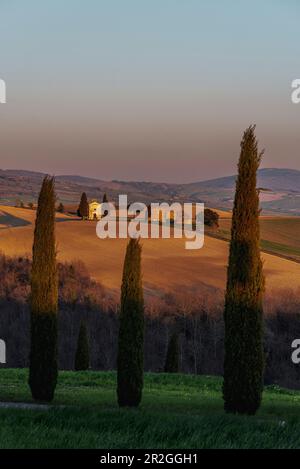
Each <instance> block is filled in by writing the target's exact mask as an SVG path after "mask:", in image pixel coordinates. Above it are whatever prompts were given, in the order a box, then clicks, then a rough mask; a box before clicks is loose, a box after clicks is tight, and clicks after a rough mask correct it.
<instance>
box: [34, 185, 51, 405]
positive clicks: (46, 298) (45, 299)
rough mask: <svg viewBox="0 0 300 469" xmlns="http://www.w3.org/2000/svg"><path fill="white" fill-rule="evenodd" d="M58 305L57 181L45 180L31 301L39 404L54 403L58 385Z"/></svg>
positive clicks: (37, 227)
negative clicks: (55, 182)
mask: <svg viewBox="0 0 300 469" xmlns="http://www.w3.org/2000/svg"><path fill="white" fill-rule="evenodd" d="M57 302H58V278H57V265H56V244H55V191H54V179H53V178H50V177H48V176H46V177H45V179H44V181H43V184H42V188H41V191H40V195H39V200H38V207H37V215H36V222H35V231H34V242H33V256H32V273H31V298H30V305H31V348H30V372H29V385H30V388H31V393H32V396H33V398H34V399H36V400H40V401H51V400H52V399H53V397H54V391H55V387H56V382H57Z"/></svg>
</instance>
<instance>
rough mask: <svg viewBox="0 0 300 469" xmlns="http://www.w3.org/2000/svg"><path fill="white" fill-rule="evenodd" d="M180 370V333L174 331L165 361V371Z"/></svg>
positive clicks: (173, 371)
mask: <svg viewBox="0 0 300 469" xmlns="http://www.w3.org/2000/svg"><path fill="white" fill-rule="evenodd" d="M178 372H179V340H178V333H177V332H173V334H172V335H171V338H170V341H169V344H168V350H167V355H166V362H165V373H178Z"/></svg>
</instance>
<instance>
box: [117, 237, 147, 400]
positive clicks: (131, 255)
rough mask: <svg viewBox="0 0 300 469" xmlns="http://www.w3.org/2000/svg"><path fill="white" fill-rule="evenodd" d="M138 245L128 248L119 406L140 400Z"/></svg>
mask: <svg viewBox="0 0 300 469" xmlns="http://www.w3.org/2000/svg"><path fill="white" fill-rule="evenodd" d="M141 252H142V248H141V244H140V242H139V240H138V239H131V240H130V241H129V243H128V245H127V250H126V256H125V262H124V269H123V279H122V289H121V311H120V328H119V341H118V386H117V395H118V403H119V406H121V407H123V406H128V407H137V406H138V405H139V403H140V401H141V398H142V390H143V378H144V377H143V374H144V299H143V287H142V275H141Z"/></svg>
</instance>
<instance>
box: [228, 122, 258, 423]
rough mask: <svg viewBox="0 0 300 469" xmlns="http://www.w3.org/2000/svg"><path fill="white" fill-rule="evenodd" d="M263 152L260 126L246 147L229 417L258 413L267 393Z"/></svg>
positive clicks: (234, 261) (232, 274)
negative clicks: (260, 174)
mask: <svg viewBox="0 0 300 469" xmlns="http://www.w3.org/2000/svg"><path fill="white" fill-rule="evenodd" d="M262 155H263V152H261V153H260V152H259V151H258V144H257V140H256V137H255V126H251V127H249V128H248V129H247V130H246V131H245V133H244V136H243V139H242V142H241V153H240V159H239V164H238V178H237V182H236V193H235V200H234V208H233V214H232V228H231V242H230V253H229V264H228V271H227V289H226V297H225V312H224V319H225V361H224V383H223V397H224V403H225V405H224V408H225V410H226V411H227V412H232V413H240V414H249V415H252V414H255V412H256V411H257V409H258V408H259V406H260V403H261V398H262V391H263V371H264V353H263V306H262V299H263V291H264V276H263V272H262V261H261V257H260V249H259V242H260V231H259V213H260V211H259V193H258V190H257V188H256V175H257V170H258V168H259V165H260V161H261V158H262Z"/></svg>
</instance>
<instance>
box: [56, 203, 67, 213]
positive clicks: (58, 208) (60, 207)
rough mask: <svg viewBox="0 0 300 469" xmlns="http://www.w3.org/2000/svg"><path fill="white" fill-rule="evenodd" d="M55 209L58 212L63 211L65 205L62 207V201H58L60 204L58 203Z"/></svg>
mask: <svg viewBox="0 0 300 469" xmlns="http://www.w3.org/2000/svg"><path fill="white" fill-rule="evenodd" d="M57 211H58V212H59V213H64V211H65V207H64V204H63V203H62V202H60V204H59V205H58V207H57Z"/></svg>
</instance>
